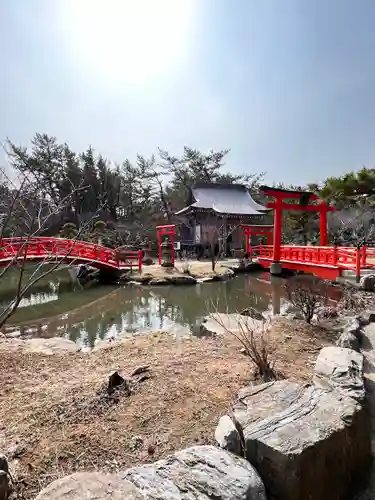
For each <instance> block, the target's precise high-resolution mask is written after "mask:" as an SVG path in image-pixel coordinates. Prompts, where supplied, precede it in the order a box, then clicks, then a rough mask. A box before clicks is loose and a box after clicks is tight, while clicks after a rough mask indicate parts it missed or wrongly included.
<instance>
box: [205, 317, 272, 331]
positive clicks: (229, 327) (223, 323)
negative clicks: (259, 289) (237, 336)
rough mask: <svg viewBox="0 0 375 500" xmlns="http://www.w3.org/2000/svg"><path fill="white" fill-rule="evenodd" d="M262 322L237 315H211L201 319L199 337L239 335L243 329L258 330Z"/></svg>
mask: <svg viewBox="0 0 375 500" xmlns="http://www.w3.org/2000/svg"><path fill="white" fill-rule="evenodd" d="M262 324H263V322H262V321H259V320H257V319H254V318H251V317H250V316H242V315H241V314H238V313H232V314H225V313H212V314H209V315H208V316H206V317H205V318H204V319H203V322H202V324H201V326H200V334H201V335H208V336H214V335H223V334H225V333H226V332H233V333H240V332H241V331H242V330H243V329H245V330H246V329H250V328H251V329H254V330H256V329H258V328H260V327H261V326H262Z"/></svg>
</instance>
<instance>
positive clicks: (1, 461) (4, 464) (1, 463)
mask: <svg viewBox="0 0 375 500" xmlns="http://www.w3.org/2000/svg"><path fill="white" fill-rule="evenodd" d="M0 470H2V471H4V472H6V473H7V474H8V472H9V465H8V460H7V457H6V456H5V455H0Z"/></svg>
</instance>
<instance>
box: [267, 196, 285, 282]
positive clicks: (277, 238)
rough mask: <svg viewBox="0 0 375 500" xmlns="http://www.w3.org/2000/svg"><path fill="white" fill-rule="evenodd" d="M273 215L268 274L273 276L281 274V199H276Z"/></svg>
mask: <svg viewBox="0 0 375 500" xmlns="http://www.w3.org/2000/svg"><path fill="white" fill-rule="evenodd" d="M273 207H274V213H273V219H274V228H273V258H272V260H273V262H272V264H271V267H270V272H271V274H273V275H278V274H281V273H282V266H281V264H280V254H281V234H282V224H283V201H282V199H281V198H276V200H275V202H274V203H273Z"/></svg>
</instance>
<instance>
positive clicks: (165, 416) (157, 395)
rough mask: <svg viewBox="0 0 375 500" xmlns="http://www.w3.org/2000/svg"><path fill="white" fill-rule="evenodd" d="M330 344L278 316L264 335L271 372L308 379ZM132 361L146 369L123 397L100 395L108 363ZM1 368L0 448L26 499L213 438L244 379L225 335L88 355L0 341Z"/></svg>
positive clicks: (161, 338)
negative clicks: (88, 474) (57, 483)
mask: <svg viewBox="0 0 375 500" xmlns="http://www.w3.org/2000/svg"><path fill="white" fill-rule="evenodd" d="M328 342H329V339H327V338H326V337H325V336H324V333H323V332H322V330H321V329H319V328H317V327H311V326H308V325H306V324H305V323H303V322H293V324H292V325H290V324H289V323H288V322H287V321H285V320H280V321H279V322H278V323H277V324H276V325H275V326H274V327H273V330H272V332H271V337H270V345H271V350H272V351H273V354H272V357H273V359H274V360H275V361H276V369H277V370H278V371H279V373H280V375H281V376H282V377H291V378H293V379H297V380H308V379H309V378H310V376H311V367H312V365H313V364H314V362H315V359H316V356H317V353H318V351H319V349H320V348H321V347H322V345H325V344H326V343H328ZM140 365H150V368H151V374H152V377H151V378H150V379H149V380H146V381H145V382H143V383H142V384H141V385H140V386H139V387H138V388H137V389H136V391H135V393H134V394H132V395H131V396H130V397H125V396H120V397H119V399H118V400H117V401H115V402H108V401H107V400H103V398H102V397H101V395H102V393H103V392H102V391H103V388H104V387H105V386H106V383H107V380H108V375H109V373H110V372H111V371H112V370H113V369H118V370H119V372H120V373H121V374H122V375H123V376H125V377H126V376H129V375H130V374H131V372H132V371H133V370H134V369H135V368H136V367H138V366H140ZM0 373H2V374H3V380H2V389H3V390H2V391H1V394H0V422H2V423H3V424H5V426H4V427H2V431H1V432H3V435H4V442H3V443H1V432H0V445H1V448H2V449H4V450H5V452H6V450H11V453H12V454H13V455H15V456H16V457H17V458H16V459H15V460H13V462H12V463H11V466H12V470H13V474H14V476H15V477H16V481H17V491H18V494H19V497H18V498H20V499H24V500H28V499H32V498H34V497H35V495H36V493H37V492H38V491H39V490H40V489H41V488H43V487H44V486H45V485H46V484H48V483H50V482H51V481H53V480H54V479H55V478H57V477H61V476H63V475H66V474H69V473H71V472H73V471H76V470H103V471H116V470H122V469H125V468H127V467H129V466H132V465H136V464H140V463H144V462H150V461H154V460H156V459H159V458H162V457H164V456H166V455H168V454H170V453H172V452H173V451H175V450H177V449H181V448H183V447H186V446H189V445H193V444H197V443H200V444H203V443H212V442H213V436H214V430H215V427H216V424H217V421H218V419H219V417H220V416H221V415H223V414H225V413H227V412H228V410H229V408H230V405H231V402H232V399H233V396H234V395H235V393H236V391H237V390H238V389H239V388H240V387H242V386H244V385H246V384H247V383H248V382H249V381H250V380H251V379H252V367H251V365H250V364H249V362H248V360H247V358H246V357H245V356H244V355H243V354H241V352H240V349H239V346H238V344H237V343H236V341H235V340H234V339H233V338H232V337H230V336H229V337H226V336H223V337H216V338H211V339H196V338H191V339H186V340H183V341H176V340H175V339H174V338H171V337H168V336H167V335H163V334H159V335H153V336H147V337H146V336H145V337H138V338H134V339H131V340H127V341H125V342H123V343H121V344H117V345H113V346H112V347H110V348H107V349H103V350H100V351H97V352H93V353H92V354H90V355H87V354H86V355H85V354H81V353H76V354H65V355H58V354H55V355H53V356H43V355H40V354H38V355H37V354H33V355H32V354H22V353H21V352H20V351H17V350H15V351H14V350H11V349H9V348H5V345H3V348H2V350H1V343H0ZM14 450H16V452H14Z"/></svg>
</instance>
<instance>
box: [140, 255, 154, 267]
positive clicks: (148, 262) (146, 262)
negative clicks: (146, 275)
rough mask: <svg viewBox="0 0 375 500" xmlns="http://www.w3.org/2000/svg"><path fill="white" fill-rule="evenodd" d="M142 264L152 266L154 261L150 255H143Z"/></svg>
mask: <svg viewBox="0 0 375 500" xmlns="http://www.w3.org/2000/svg"><path fill="white" fill-rule="evenodd" d="M142 264H143V265H144V266H152V265H153V264H154V261H153V259H152V258H151V257H144V258H143V259H142Z"/></svg>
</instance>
